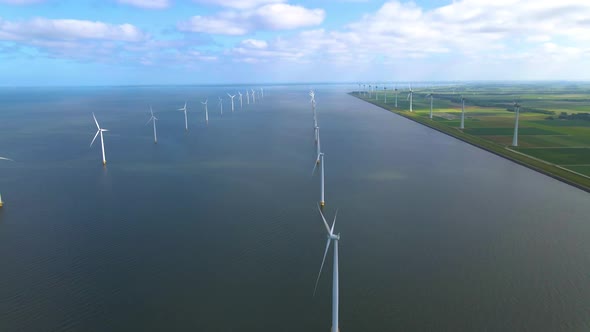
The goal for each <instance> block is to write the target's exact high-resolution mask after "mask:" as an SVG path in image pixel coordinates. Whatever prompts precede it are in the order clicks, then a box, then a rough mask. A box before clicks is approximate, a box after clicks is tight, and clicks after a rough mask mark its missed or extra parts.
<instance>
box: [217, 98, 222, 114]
mask: <svg viewBox="0 0 590 332" xmlns="http://www.w3.org/2000/svg"><path fill="white" fill-rule="evenodd" d="M217 98H219V102H218V104H219V110H220V111H221V116H223V99H221V97H217Z"/></svg>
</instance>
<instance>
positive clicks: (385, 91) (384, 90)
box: [383, 86, 387, 104]
mask: <svg viewBox="0 0 590 332" xmlns="http://www.w3.org/2000/svg"><path fill="white" fill-rule="evenodd" d="M383 93H384V94H385V104H387V87H386V86H384V87H383Z"/></svg>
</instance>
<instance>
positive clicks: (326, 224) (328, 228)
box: [318, 205, 332, 234]
mask: <svg viewBox="0 0 590 332" xmlns="http://www.w3.org/2000/svg"><path fill="white" fill-rule="evenodd" d="M318 211H320V216H322V220H323V221H324V226H326V230H327V231H328V234H332V232H331V231H330V227H328V222H327V221H326V218H324V214H323V213H322V209H321V208H320V206H319V205H318Z"/></svg>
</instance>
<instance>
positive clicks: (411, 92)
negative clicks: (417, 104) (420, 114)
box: [406, 85, 414, 112]
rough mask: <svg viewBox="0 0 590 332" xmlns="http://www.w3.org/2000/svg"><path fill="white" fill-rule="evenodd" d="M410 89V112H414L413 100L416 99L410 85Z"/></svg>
mask: <svg viewBox="0 0 590 332" xmlns="http://www.w3.org/2000/svg"><path fill="white" fill-rule="evenodd" d="M408 87H409V88H410V93H408V98H406V99H409V100H410V112H413V110H412V98H413V97H414V91H413V90H412V86H411V85H408Z"/></svg>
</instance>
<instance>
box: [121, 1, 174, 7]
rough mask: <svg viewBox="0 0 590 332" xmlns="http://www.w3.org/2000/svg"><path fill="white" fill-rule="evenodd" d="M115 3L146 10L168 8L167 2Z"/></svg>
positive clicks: (168, 2) (168, 3)
mask: <svg viewBox="0 0 590 332" xmlns="http://www.w3.org/2000/svg"><path fill="white" fill-rule="evenodd" d="M117 2H119V3H121V4H125V5H130V6H135V7H140V8H146V9H164V8H168V6H170V1H169V0H117Z"/></svg>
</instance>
